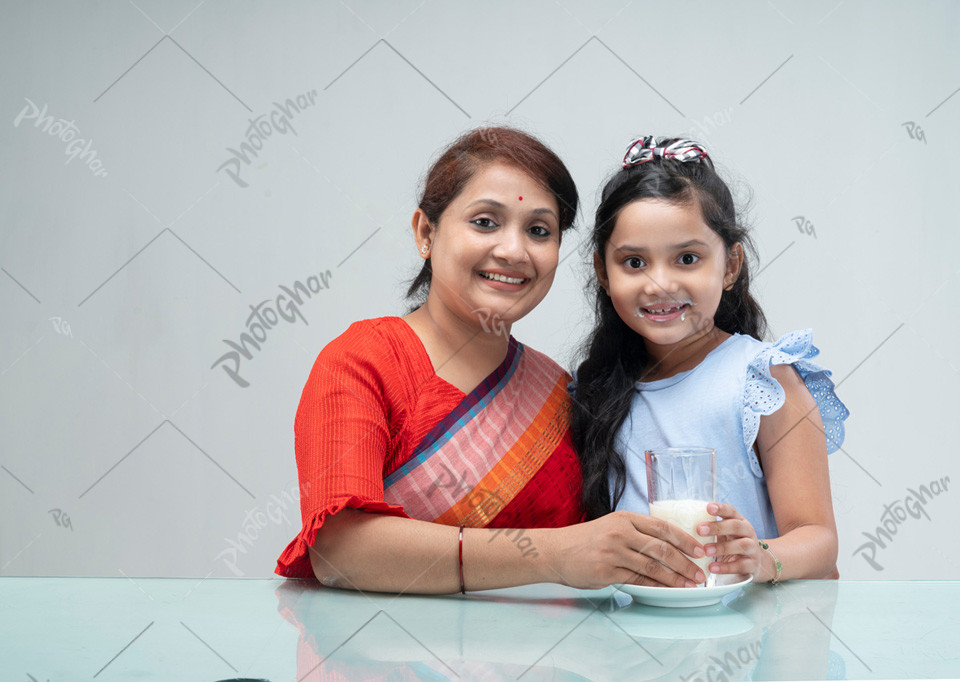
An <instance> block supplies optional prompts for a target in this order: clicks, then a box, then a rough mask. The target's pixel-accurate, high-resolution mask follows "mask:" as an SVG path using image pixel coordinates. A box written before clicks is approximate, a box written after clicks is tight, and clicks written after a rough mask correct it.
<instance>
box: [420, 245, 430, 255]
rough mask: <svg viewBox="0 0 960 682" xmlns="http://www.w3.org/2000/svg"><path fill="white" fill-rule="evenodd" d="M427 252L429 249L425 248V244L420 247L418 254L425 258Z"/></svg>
mask: <svg viewBox="0 0 960 682" xmlns="http://www.w3.org/2000/svg"><path fill="white" fill-rule="evenodd" d="M429 251H430V247H429V246H427V245H426V244H424V245H423V246H421V247H420V253H422V254H423V255H424V256H426V255H427V253H428V252H429Z"/></svg>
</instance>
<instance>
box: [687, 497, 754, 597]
mask: <svg viewBox="0 0 960 682" xmlns="http://www.w3.org/2000/svg"><path fill="white" fill-rule="evenodd" d="M707 512H708V513H710V514H713V515H714V516H719V517H720V519H721V520H720V521H715V522H713V523H703V524H700V526H699V528H698V532H699V534H700V535H701V536H705V535H706V536H709V535H716V536H717V541H716V542H715V543H713V542H711V543H707V544H705V545H704V548H705V549H706V552H707V556H712V557H715V561H714V563H712V564H710V572H711V573H717V574H730V573H732V574H744V575H752V576H753V577H754V579H759V574H760V573H761V572H762V570H763V549H762V548H761V547H760V543H759V542H758V538H757V532H756V531H755V530H754V529H753V526H752V525H750V522H749V521H747V520H746V519H745V518H743V516H742V515H741V514H740V512H738V511H737V510H736V508H735V507H734V506H733V505H731V504H720V503H717V502H711V503H710V504H708V505H707Z"/></svg>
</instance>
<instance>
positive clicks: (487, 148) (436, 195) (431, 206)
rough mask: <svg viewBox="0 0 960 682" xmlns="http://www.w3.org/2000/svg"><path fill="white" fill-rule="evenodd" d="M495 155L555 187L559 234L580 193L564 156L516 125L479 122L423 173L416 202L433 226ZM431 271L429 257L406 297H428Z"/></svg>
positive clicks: (569, 219)
mask: <svg viewBox="0 0 960 682" xmlns="http://www.w3.org/2000/svg"><path fill="white" fill-rule="evenodd" d="M495 161H500V162H503V163H507V164H511V165H513V166H515V167H517V168H518V169H520V170H522V171H523V172H525V173H527V174H528V175H530V177H532V178H533V179H534V180H536V181H538V182H540V183H541V184H542V185H543V186H544V187H545V188H546V189H547V190H549V191H550V192H552V193H553V195H554V196H555V197H556V199H557V208H558V210H559V212H560V215H559V219H560V233H561V235H562V234H563V231H564V230H566V229H568V228H569V227H571V226H572V225H573V220H574V218H575V217H576V214H577V203H578V201H579V197H578V196H577V186H576V185H575V184H574V182H573V178H572V177H571V176H570V172H569V171H568V170H567V167H566V166H564V165H563V161H561V160H560V158H559V157H558V156H557V155H556V154H554V153H553V152H552V151H550V149H548V148H547V147H546V145H544V144H543V143H542V142H540V140H538V139H536V138H535V137H533V136H532V135H528V134H527V133H524V132H521V131H519V130H516V129H514V128H477V129H476V130H471V131H469V132H467V133H464V134H463V135H461V136H460V137H459V138H457V139H456V140H455V141H454V142H453V144H451V145H450V146H449V147H447V149H446V150H444V152H443V153H442V154H441V155H440V158H438V159H437V160H436V162H435V163H434V164H433V166H431V168H430V171H429V172H428V173H427V179H426V181H425V182H424V184H423V192H422V193H421V195H420V203H419V206H420V209H421V210H422V211H423V212H424V214H425V215H426V216H427V220H429V221H430V223H431V224H432V225H433V227H434V229H436V227H437V224H438V223H439V221H440V216H441V215H442V214H443V212H444V211H445V210H446V209H447V206H449V205H450V203H451V202H452V201H453V200H454V199H456V198H457V196H459V194H460V192H462V191H463V188H464V187H466V185H467V183H468V182H470V179H471V178H472V177H473V176H474V174H476V172H477V171H479V170H480V169H481V168H482V167H483V166H484V165H485V164H488V163H491V162H495ZM432 275H433V270H432V269H431V267H430V259H429V258H428V259H426V260H424V262H423V267H422V268H421V269H420V272H419V273H418V274H417V276H416V277H414V279H413V280H412V282H411V283H410V288H409V289H407V298H416V299H420V300H421V301H422V300H423V299H426V295H427V293H428V292H429V290H430V278H431V277H432Z"/></svg>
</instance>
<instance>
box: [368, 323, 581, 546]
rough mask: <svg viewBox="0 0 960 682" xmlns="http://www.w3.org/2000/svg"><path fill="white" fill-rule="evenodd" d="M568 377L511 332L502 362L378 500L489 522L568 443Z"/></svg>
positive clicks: (448, 521)
mask: <svg viewBox="0 0 960 682" xmlns="http://www.w3.org/2000/svg"><path fill="white" fill-rule="evenodd" d="M568 382H569V377H568V375H567V374H566V372H563V370H561V369H560V368H559V367H558V366H557V365H556V364H554V363H553V362H552V361H550V360H549V359H547V358H546V356H544V355H541V354H539V353H530V352H525V348H524V347H523V346H522V345H521V344H519V343H518V342H517V341H516V340H515V339H513V338H511V339H510V345H509V348H508V350H507V356H506V358H505V359H504V361H503V363H501V365H500V366H499V367H498V368H497V369H496V370H494V371H493V372H492V373H491V374H490V375H489V376H487V378H486V379H484V381H482V382H481V383H480V385H479V386H477V388H476V389H474V390H473V392H471V393H470V394H469V395H467V396H466V397H465V398H464V399H463V400H462V401H461V402H460V404H459V405H457V406H456V408H454V410H453V411H451V412H450V414H448V415H447V416H446V417H445V418H444V419H442V420H441V421H440V422H439V423H438V424H437V425H436V426H435V427H434V428H433V429H431V430H430V432H429V433H428V434H427V435H426V437H424V439H423V440H422V441H421V442H420V443H419V445H418V446H417V447H416V448H415V450H414V453H413V456H412V457H411V458H410V460H409V461H407V462H406V463H404V464H403V465H402V466H400V467H399V468H398V469H397V470H396V471H394V472H393V473H391V474H390V475H389V476H387V478H386V479H385V480H384V500H385V501H386V502H390V503H392V504H397V505H402V506H403V507H404V509H405V510H406V512H407V514H409V515H410V516H411V517H412V518H415V519H422V520H424V521H433V522H434V523H442V524H445V525H450V526H460V525H463V526H468V527H471V528H483V527H485V526H488V525H490V524H491V522H492V521H493V520H494V519H495V518H497V515H498V514H499V513H500V512H501V511H502V510H503V509H504V508H506V507H507V506H508V505H509V504H510V502H511V501H513V500H514V499H516V498H517V496H518V494H519V493H520V492H521V491H522V490H523V488H524V487H525V486H526V485H527V484H528V483H530V480H531V479H532V478H533V477H534V475H535V474H536V473H537V472H538V471H540V469H541V467H543V465H544V463H545V462H546V461H547V460H548V459H549V458H550V457H551V456H552V455H553V454H554V453H555V452H556V451H557V450H558V449H559V448H561V447H564V445H566V444H565V443H564V436H565V435H566V433H567V426H568V423H569V415H570V398H569V396H568V394H567V388H566V387H567V384H568ZM557 502H562V500H557Z"/></svg>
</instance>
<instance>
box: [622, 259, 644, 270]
mask: <svg viewBox="0 0 960 682" xmlns="http://www.w3.org/2000/svg"><path fill="white" fill-rule="evenodd" d="M623 264H624V265H626V266H627V267H628V268H630V269H631V270H639V269H640V268H642V267H643V259H642V258H637V257H636V256H630V258H628V259H627V260H625V261H623Z"/></svg>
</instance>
